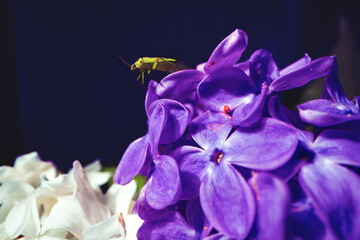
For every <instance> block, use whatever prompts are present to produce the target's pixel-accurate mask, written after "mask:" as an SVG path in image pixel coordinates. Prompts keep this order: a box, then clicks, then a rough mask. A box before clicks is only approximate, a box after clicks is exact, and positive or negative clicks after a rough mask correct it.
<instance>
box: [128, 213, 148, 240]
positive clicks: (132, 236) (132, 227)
mask: <svg viewBox="0 0 360 240" xmlns="http://www.w3.org/2000/svg"><path fill="white" fill-rule="evenodd" d="M124 221H125V229H126V240H137V236H136V234H137V231H138V230H139V228H140V226H141V225H142V224H143V222H144V220H142V219H141V218H140V217H139V216H138V215H137V214H131V215H127V216H124Z"/></svg>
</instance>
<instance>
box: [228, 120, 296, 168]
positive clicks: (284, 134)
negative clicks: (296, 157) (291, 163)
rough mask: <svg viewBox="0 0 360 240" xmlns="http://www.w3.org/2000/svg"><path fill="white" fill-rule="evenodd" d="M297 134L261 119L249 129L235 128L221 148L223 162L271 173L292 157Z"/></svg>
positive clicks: (276, 121) (288, 126)
mask: <svg viewBox="0 0 360 240" xmlns="http://www.w3.org/2000/svg"><path fill="white" fill-rule="evenodd" d="M297 143H298V133H297V131H296V130H295V129H294V128H293V127H291V126H290V125H288V124H285V123H283V122H280V121H279V120H276V119H272V118H262V119H260V121H258V122H257V123H256V124H254V125H252V126H251V127H248V128H242V127H240V128H238V129H237V130H236V131H235V132H234V133H233V134H232V135H231V136H230V137H229V138H228V139H227V140H226V141H225V143H224V144H223V147H222V150H223V152H224V153H225V154H224V156H223V161H229V162H230V163H232V164H236V165H239V166H243V167H247V168H251V169H257V170H273V169H275V168H278V167H280V166H282V165H283V164H285V163H286V162H287V161H288V160H289V159H290V158H291V156H292V155H293V154H294V152H295V150H296V147H297Z"/></svg>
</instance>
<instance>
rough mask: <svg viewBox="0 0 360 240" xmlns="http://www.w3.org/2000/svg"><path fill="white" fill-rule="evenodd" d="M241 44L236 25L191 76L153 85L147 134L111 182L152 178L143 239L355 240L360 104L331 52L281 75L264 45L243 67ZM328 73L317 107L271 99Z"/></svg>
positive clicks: (144, 203) (141, 207)
mask: <svg viewBox="0 0 360 240" xmlns="http://www.w3.org/2000/svg"><path fill="white" fill-rule="evenodd" d="M247 43H248V37H247V35H246V33H245V32H243V31H242V30H239V29H237V30H235V31H234V32H233V33H231V34H230V35H229V36H227V37H226V38H225V39H224V40H223V41H222V42H221V43H220V44H219V45H218V46H217V47H216V48H215V50H214V51H213V52H212V54H211V55H210V57H209V59H208V61H207V62H206V63H203V64H200V65H198V66H197V68H196V69H187V70H183V71H179V72H176V73H173V74H170V75H168V76H167V77H165V78H164V79H163V80H162V81H160V82H159V83H157V82H155V81H150V83H149V86H148V92H147V95H146V99H145V110H146V113H147V116H148V119H149V120H148V126H149V129H148V133H147V134H146V135H145V136H143V137H142V138H139V139H137V140H135V141H134V142H133V143H131V144H130V146H129V147H128V149H127V150H126V151H125V154H124V156H123V157H122V160H121V161H120V164H119V166H118V168H117V170H116V173H115V175H114V181H116V182H118V183H121V184H126V183H127V182H128V181H130V180H131V179H132V178H133V177H134V176H135V175H136V174H139V173H140V174H143V175H145V176H147V182H146V184H145V185H144V187H143V188H142V189H141V191H140V196H139V198H138V199H137V201H136V203H135V206H134V209H133V212H136V213H137V214H138V215H139V216H140V217H141V218H142V219H143V220H144V224H143V225H142V227H141V228H140V230H139V232H138V238H139V239H207V240H214V239H218V240H220V239H222V240H225V239H227V240H230V239H358V238H359V237H360V231H359V230H358V228H357V226H359V225H360V204H359V202H360V195H359V193H358V191H357V189H356V187H357V186H358V185H359V183H360V182H359V181H360V177H359V175H358V174H357V173H356V172H354V171H353V170H351V169H349V168H348V167H347V166H350V168H353V169H354V168H355V170H356V169H357V168H359V167H360V158H359V156H360V130H357V129H356V128H358V127H359V125H360V124H358V125H356V126H355V127H353V126H351V129H349V127H350V126H349V124H347V123H348V122H350V121H353V122H354V121H355V122H356V121H357V122H358V123H359V122H360V121H358V120H359V119H360V117H359V101H360V97H355V99H354V100H355V103H353V102H351V101H350V100H349V99H348V98H347V97H346V96H345V93H344V91H343V90H342V87H341V85H340V83H339V81H338V74H337V66H336V58H335V57H333V56H332V57H322V58H319V59H315V60H313V61H312V60H311V58H310V57H309V56H308V55H307V54H305V56H304V57H302V58H301V59H299V60H298V61H296V62H294V63H292V64H290V65H289V66H287V67H285V68H283V69H282V70H279V69H278V67H277V65H276V63H275V61H274V59H273V57H272V54H271V53H270V52H268V51H266V50H264V49H259V50H257V51H255V52H254V53H253V54H252V55H251V57H250V58H249V59H247V60H245V61H243V62H238V60H239V59H240V58H241V55H242V53H243V52H244V50H245V49H246V46H247ZM323 76H326V78H325V90H324V93H323V96H322V99H318V100H313V101H310V102H307V103H304V104H302V105H299V106H298V109H299V111H292V110H290V109H288V108H287V107H285V106H284V105H282V104H281V102H280V98H279V97H278V96H277V94H278V93H280V92H281V91H285V90H289V89H293V88H297V87H300V86H303V85H305V84H307V83H308V82H310V81H312V80H314V79H317V78H320V77H323ZM329 98H332V99H331V100H327V99H329ZM309 123H310V124H312V125H315V126H319V127H322V128H316V129H315V130H316V132H315V133H312V132H309V131H306V130H305V129H308V128H307V127H306V124H309ZM342 124H347V125H346V126H345V125H342ZM333 125H337V126H336V129H329V128H328V129H326V127H328V126H333ZM184 204H186V209H185V208H184V207H183V206H185V205H184Z"/></svg>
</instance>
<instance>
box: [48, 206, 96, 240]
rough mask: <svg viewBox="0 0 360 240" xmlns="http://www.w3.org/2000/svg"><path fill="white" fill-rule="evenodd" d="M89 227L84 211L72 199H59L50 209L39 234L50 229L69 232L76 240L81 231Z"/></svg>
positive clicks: (80, 235) (79, 236) (80, 236)
mask: <svg viewBox="0 0 360 240" xmlns="http://www.w3.org/2000/svg"><path fill="white" fill-rule="evenodd" d="M89 226H91V225H90V223H89V221H88V220H87V219H86V216H85V213H84V209H83V208H82V206H80V204H79V202H78V201H76V200H74V199H61V200H59V201H58V202H57V203H56V204H55V205H54V207H53V208H52V210H51V212H50V215H49V216H48V218H47V219H46V220H45V222H44V224H43V227H42V230H41V234H44V233H45V232H47V231H49V230H50V229H62V230H67V231H69V232H71V233H72V234H73V235H74V236H76V237H77V238H82V231H83V229H85V228H87V227H89Z"/></svg>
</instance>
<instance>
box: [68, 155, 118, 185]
mask: <svg viewBox="0 0 360 240" xmlns="http://www.w3.org/2000/svg"><path fill="white" fill-rule="evenodd" d="M101 168H102V166H101V164H100V161H98V160H96V161H94V162H92V163H90V164H89V165H87V166H85V167H84V170H85V172H86V175H87V177H88V179H89V182H90V184H91V186H92V187H93V188H94V189H98V188H99V186H101V185H103V184H105V183H107V181H109V179H110V177H111V176H112V174H111V173H110V172H101ZM73 171H74V169H71V170H70V171H69V173H72V172H73Z"/></svg>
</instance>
